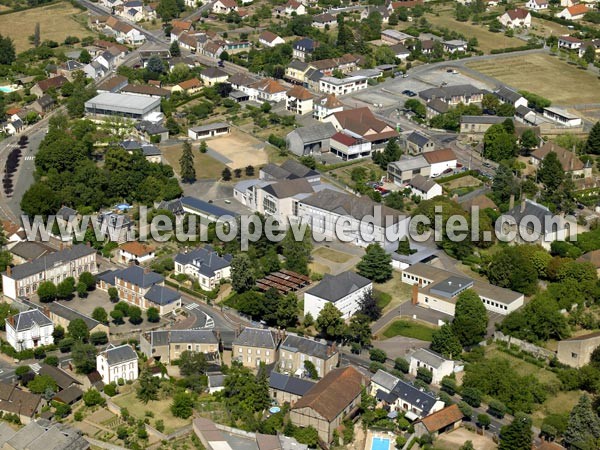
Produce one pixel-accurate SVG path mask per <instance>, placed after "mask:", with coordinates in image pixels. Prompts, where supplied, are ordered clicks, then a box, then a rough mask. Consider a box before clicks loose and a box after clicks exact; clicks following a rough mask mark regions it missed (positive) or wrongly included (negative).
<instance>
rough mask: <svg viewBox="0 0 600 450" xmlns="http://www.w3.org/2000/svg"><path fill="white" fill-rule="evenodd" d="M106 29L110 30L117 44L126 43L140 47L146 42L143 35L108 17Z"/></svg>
mask: <svg viewBox="0 0 600 450" xmlns="http://www.w3.org/2000/svg"><path fill="white" fill-rule="evenodd" d="M106 28H108V29H110V30H112V32H113V33H114V35H115V37H116V39H117V41H118V42H121V43H123V42H127V43H128V44H131V45H142V44H143V43H144V42H146V35H145V34H143V33H142V32H141V31H139V30H138V29H137V28H133V27H132V26H131V25H129V24H128V23H125V22H122V21H120V20H118V19H116V18H115V17H109V18H108V19H107V21H106Z"/></svg>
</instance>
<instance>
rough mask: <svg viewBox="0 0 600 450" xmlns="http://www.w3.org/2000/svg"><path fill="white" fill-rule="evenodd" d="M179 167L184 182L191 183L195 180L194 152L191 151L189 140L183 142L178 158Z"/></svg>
mask: <svg viewBox="0 0 600 450" xmlns="http://www.w3.org/2000/svg"><path fill="white" fill-rule="evenodd" d="M179 165H180V167H181V179H182V180H183V182H184V183H193V182H194V181H196V169H194V154H193V153H192V145H191V144H190V141H185V142H184V143H183V153H182V154H181V158H179Z"/></svg>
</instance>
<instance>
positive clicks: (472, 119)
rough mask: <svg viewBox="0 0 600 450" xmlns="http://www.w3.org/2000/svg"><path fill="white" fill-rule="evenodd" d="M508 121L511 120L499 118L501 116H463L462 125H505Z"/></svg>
mask: <svg viewBox="0 0 600 450" xmlns="http://www.w3.org/2000/svg"><path fill="white" fill-rule="evenodd" d="M506 119H509V120H510V117H499V116H461V117H460V123H491V124H496V123H503V122H504V121H505V120H506Z"/></svg>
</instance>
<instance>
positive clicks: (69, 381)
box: [38, 363, 81, 389]
mask: <svg viewBox="0 0 600 450" xmlns="http://www.w3.org/2000/svg"><path fill="white" fill-rule="evenodd" d="M38 374H39V375H48V376H49V377H51V378H52V379H53V380H54V381H56V385H57V386H58V387H59V388H61V389H67V388H68V387H69V386H71V385H74V384H81V383H80V382H79V381H78V380H76V379H75V378H73V377H72V376H71V375H69V374H68V373H67V372H65V371H64V370H62V369H59V368H58V367H54V366H51V365H49V364H44V363H42V364H41V367H40V370H39V372H38Z"/></svg>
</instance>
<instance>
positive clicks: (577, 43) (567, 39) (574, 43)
mask: <svg viewBox="0 0 600 450" xmlns="http://www.w3.org/2000/svg"><path fill="white" fill-rule="evenodd" d="M582 44H583V41H582V40H581V39H578V38H576V37H573V36H569V35H565V36H560V37H559V38H558V47H559V48H564V49H566V50H579V49H580V48H581V45H582Z"/></svg>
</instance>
